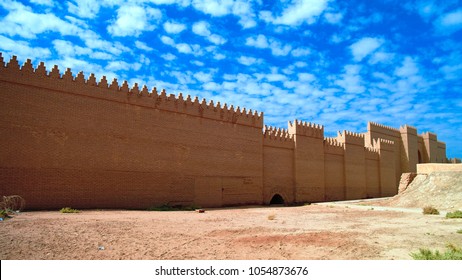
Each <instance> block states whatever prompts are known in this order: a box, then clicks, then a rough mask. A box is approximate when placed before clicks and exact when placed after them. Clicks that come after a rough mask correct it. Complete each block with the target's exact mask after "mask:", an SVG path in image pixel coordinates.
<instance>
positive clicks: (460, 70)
mask: <svg viewBox="0 0 462 280" xmlns="http://www.w3.org/2000/svg"><path fill="white" fill-rule="evenodd" d="M440 71H441V72H442V73H443V74H444V77H445V78H446V79H448V80H458V79H460V77H461V76H462V64H456V65H444V66H442V67H441V68H440Z"/></svg>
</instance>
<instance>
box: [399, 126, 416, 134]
mask: <svg viewBox="0 0 462 280" xmlns="http://www.w3.org/2000/svg"><path fill="white" fill-rule="evenodd" d="M399 131H400V132H401V133H406V134H411V135H417V128H415V127H413V126H410V125H407V124H405V125H403V126H401V127H400V128H399Z"/></svg>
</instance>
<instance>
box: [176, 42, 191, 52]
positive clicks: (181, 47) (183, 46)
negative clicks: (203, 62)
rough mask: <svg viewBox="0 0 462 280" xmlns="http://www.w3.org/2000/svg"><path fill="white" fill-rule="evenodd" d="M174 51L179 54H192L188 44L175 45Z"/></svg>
mask: <svg viewBox="0 0 462 280" xmlns="http://www.w3.org/2000/svg"><path fill="white" fill-rule="evenodd" d="M176 49H177V50H178V51H179V52H181V53H192V51H193V50H192V48H191V46H189V45H188V44H185V43H180V44H177V45H176Z"/></svg>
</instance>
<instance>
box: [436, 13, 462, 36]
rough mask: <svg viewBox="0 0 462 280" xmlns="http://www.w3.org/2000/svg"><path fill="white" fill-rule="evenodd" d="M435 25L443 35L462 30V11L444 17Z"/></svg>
mask: <svg viewBox="0 0 462 280" xmlns="http://www.w3.org/2000/svg"><path fill="white" fill-rule="evenodd" d="M435 25H436V28H437V29H438V30H439V31H440V32H442V33H453V32H456V31H458V30H459V29H462V9H459V10H457V11H453V12H450V13H446V14H444V15H442V16H441V17H440V18H439V19H438V20H437V21H436V22H435Z"/></svg>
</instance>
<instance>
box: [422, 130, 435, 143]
mask: <svg viewBox="0 0 462 280" xmlns="http://www.w3.org/2000/svg"><path fill="white" fill-rule="evenodd" d="M421 136H422V138H423V139H428V140H432V141H437V140H438V139H437V136H436V134H435V133H432V132H428V131H427V132H424V133H422V134H421Z"/></svg>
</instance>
